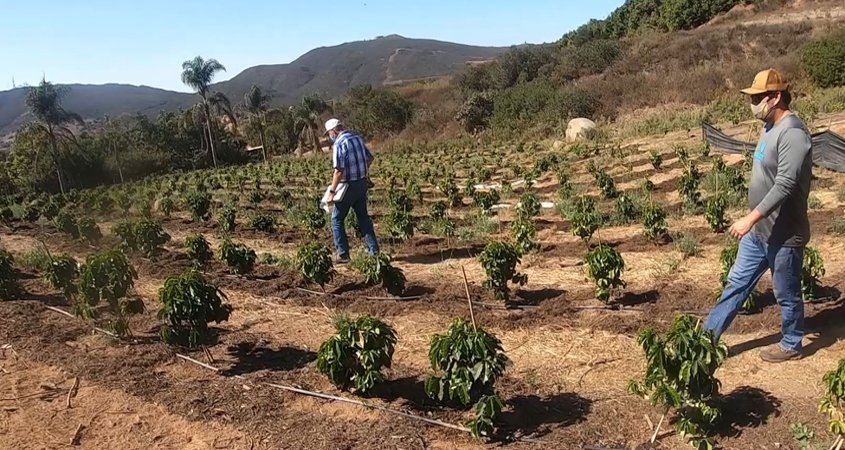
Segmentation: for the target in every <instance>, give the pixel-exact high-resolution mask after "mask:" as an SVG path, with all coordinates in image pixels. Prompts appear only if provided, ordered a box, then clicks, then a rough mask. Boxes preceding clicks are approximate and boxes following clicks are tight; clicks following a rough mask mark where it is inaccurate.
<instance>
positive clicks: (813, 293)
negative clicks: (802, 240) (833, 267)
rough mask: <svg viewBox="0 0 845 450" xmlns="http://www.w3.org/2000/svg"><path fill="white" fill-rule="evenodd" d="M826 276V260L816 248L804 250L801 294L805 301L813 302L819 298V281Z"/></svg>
mask: <svg viewBox="0 0 845 450" xmlns="http://www.w3.org/2000/svg"><path fill="white" fill-rule="evenodd" d="M824 274H825V269H824V259H823V258H822V254H821V252H820V251H819V250H818V249H816V248H815V247H806V248H805V249H804V265H803V268H802V270H801V294H802V296H803V297H804V301H813V300H815V299H816V298H817V297H818V292H819V284H820V283H819V279H820V278H821V277H823V276H824Z"/></svg>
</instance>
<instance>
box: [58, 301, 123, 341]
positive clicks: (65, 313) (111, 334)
mask: <svg viewBox="0 0 845 450" xmlns="http://www.w3.org/2000/svg"><path fill="white" fill-rule="evenodd" d="M45 308H47V309H49V310H50V311H53V312H57V313H59V314H62V315H65V316H68V317H70V318H72V319H76V316H74V315H73V314H71V313H69V312H67V311H65V310H63V309H59V308H56V307H53V306H45ZM94 331H96V332H98V333H102V334H104V335H106V336H108V337H110V338H115V339H117V335H116V334H114V333H112V332H111V331H108V330H104V329H102V328H99V327H94Z"/></svg>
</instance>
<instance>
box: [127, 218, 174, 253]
mask: <svg viewBox="0 0 845 450" xmlns="http://www.w3.org/2000/svg"><path fill="white" fill-rule="evenodd" d="M133 228H134V230H133V232H134V235H135V243H136V245H137V246H138V250H139V251H140V252H141V253H142V254H143V255H144V256H146V257H147V258H154V257H156V256H158V255H159V254H160V253H161V250H162V246H163V245H164V244H166V243H167V242H169V241H170V235H169V234H167V233H165V232H164V229H163V228H162V227H161V222H159V221H157V220H152V219H141V220H139V221H138V222H136V223H135V225H134V227H133Z"/></svg>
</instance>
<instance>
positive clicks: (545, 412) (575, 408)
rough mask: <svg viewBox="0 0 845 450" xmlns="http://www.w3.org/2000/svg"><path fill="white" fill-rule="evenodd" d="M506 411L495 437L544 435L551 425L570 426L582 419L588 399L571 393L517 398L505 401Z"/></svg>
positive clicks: (586, 411) (590, 401) (589, 404)
mask: <svg viewBox="0 0 845 450" xmlns="http://www.w3.org/2000/svg"><path fill="white" fill-rule="evenodd" d="M506 401H507V410H506V411H503V412H502V415H501V421H502V425H501V426H500V427H499V434H501V435H513V434H515V433H519V434H522V435H527V436H531V437H540V436H545V435H546V434H548V433H549V432H550V431H551V427H552V426H553V425H554V426H564V427H566V426H570V425H574V424H577V423H580V422H583V421H584V420H586V418H587V415H588V414H589V413H590V410H591V408H592V403H593V402H592V400H590V399H588V398H584V397H581V396H580V395H578V394H575V393H564V394H557V395H553V396H550V397H540V396H537V395H518V396H516V397H512V398H509V399H507V400H506Z"/></svg>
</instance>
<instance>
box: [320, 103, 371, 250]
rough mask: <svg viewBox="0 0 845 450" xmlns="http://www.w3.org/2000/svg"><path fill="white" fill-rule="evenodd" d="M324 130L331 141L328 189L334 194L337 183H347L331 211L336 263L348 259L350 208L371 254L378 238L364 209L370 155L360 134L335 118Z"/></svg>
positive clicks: (365, 206) (327, 123)
mask: <svg viewBox="0 0 845 450" xmlns="http://www.w3.org/2000/svg"><path fill="white" fill-rule="evenodd" d="M326 133H327V134H328V135H329V138H330V139H331V140H332V142H334V146H333V147H332V163H333V165H334V176H333V177H332V184H331V188H330V189H329V192H330V194H331V196H332V197H334V195H335V193H336V192H337V188H338V185H340V184H341V183H346V185H347V187H346V194H344V196H343V199H341V200H340V201H338V202H335V203H334V210H333V211H332V233H333V234H334V244H335V247H337V256H338V259H337V262H338V263H341V264H344V263H348V262H349V240H348V238H347V236H346V224H345V220H346V215H347V214H349V210H350V209H352V210H353V211H355V217H356V218H357V219H358V226H359V227H360V231H361V234H362V235H363V236H364V241H365V242H366V243H367V247H368V248H369V251H370V255H375V254H378V252H379V248H378V241H377V240H376V233H375V230H373V222H372V220H370V214H369V213H368V212H367V190H368V186H367V178H368V177H369V175H370V164H372V162H373V159H374V157H373V154H372V152H370V149H368V148H367V145H366V144H364V140H363V139H361V137H360V136H358V135H356V134H354V133H351V132H349V131H346V130H345V129H344V128H343V125H342V124H341V123H340V121H339V120H337V119H330V120H329V121H328V122H326Z"/></svg>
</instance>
